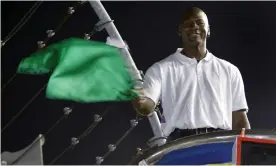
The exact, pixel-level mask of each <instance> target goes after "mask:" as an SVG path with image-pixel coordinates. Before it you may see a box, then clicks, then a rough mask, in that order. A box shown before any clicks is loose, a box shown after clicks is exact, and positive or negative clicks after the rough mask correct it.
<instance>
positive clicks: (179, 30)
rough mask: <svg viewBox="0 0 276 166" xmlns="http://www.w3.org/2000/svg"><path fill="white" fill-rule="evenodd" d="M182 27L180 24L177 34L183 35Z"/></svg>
mask: <svg viewBox="0 0 276 166" xmlns="http://www.w3.org/2000/svg"><path fill="white" fill-rule="evenodd" d="M181 29H182V25H181V24H180V25H179V26H178V30H177V35H178V36H181Z"/></svg>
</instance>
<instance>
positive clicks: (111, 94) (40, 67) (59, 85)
mask: <svg viewBox="0 0 276 166" xmlns="http://www.w3.org/2000/svg"><path fill="white" fill-rule="evenodd" d="M17 72H18V73H22V74H46V73H52V74H51V77H50V79H49V81H48V85H47V89H46V97H47V98H50V99H62V100H72V101H77V102H84V103H88V102H100V101H127V100H133V99H135V98H136V97H137V95H136V94H135V93H134V92H132V91H131V89H132V88H133V78H132V76H131V75H130V74H129V72H128V70H127V68H126V65H125V62H124V59H123V57H122V56H121V55H120V50H119V48H116V47H113V46H110V45H107V44H105V43H101V42H95V41H88V40H84V39H77V38H71V39H67V40H63V41H61V42H59V43H56V44H52V45H50V46H48V47H46V48H44V49H42V50H39V51H37V52H35V53H34V54H32V55H31V56H30V57H27V58H25V59H23V60H22V61H21V62H20V64H19V67H18V70H17Z"/></svg>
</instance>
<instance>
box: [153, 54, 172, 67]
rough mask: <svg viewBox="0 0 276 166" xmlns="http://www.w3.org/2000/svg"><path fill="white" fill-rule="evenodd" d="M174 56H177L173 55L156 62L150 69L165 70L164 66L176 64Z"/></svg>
mask: <svg viewBox="0 0 276 166" xmlns="http://www.w3.org/2000/svg"><path fill="white" fill-rule="evenodd" d="M174 55H175V54H171V55H169V56H167V57H166V58H163V59H161V60H159V61H157V62H155V63H154V64H153V65H151V67H150V68H163V67H164V66H170V65H171V63H174V62H175V58H174Z"/></svg>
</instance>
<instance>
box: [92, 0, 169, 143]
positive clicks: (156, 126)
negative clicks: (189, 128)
mask: <svg viewBox="0 0 276 166" xmlns="http://www.w3.org/2000/svg"><path fill="white" fill-rule="evenodd" d="M89 3H90V5H91V6H92V8H93V9H94V11H95V13H96V14H97V16H98V17H99V19H100V21H102V22H103V23H105V22H108V21H111V18H110V17H109V15H108V13H107V12H106V10H105V8H104V6H103V5H102V3H101V2H100V1H99V0H93V1H89ZM104 28H105V29H106V31H107V33H108V35H109V36H110V38H111V39H115V40H117V41H119V42H121V43H124V41H123V39H122V37H121V36H120V34H119V32H118V30H117V28H116V27H115V25H114V23H113V22H110V23H108V24H106V25H105V27H104ZM122 53H123V56H124V58H125V60H126V62H127V65H128V68H129V70H130V72H131V73H132V74H133V76H134V77H135V78H136V79H140V80H141V79H142V78H141V75H140V73H139V71H138V69H137V67H136V65H135V63H134V61H133V60H132V57H131V55H130V53H129V51H128V49H127V48H126V47H125V48H122ZM148 118H149V121H150V124H151V127H152V130H153V133H154V135H155V137H162V136H163V134H162V130H161V124H160V121H159V118H158V116H157V113H156V112H154V113H153V114H152V115H150V116H149V117H148ZM164 143H165V142H164V141H161V142H160V141H159V143H157V144H158V145H162V144H164Z"/></svg>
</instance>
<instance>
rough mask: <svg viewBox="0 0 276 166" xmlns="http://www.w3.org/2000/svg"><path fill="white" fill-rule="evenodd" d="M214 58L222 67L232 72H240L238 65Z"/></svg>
mask: <svg viewBox="0 0 276 166" xmlns="http://www.w3.org/2000/svg"><path fill="white" fill-rule="evenodd" d="M213 57H214V60H215V61H216V62H217V63H218V64H219V65H220V66H222V67H223V68H226V69H229V70H230V71H231V72H234V71H236V70H239V69H238V67H237V66H236V65H234V64H233V63H231V62H229V61H227V60H225V59H222V58H218V57H216V56H215V55H213Z"/></svg>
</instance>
